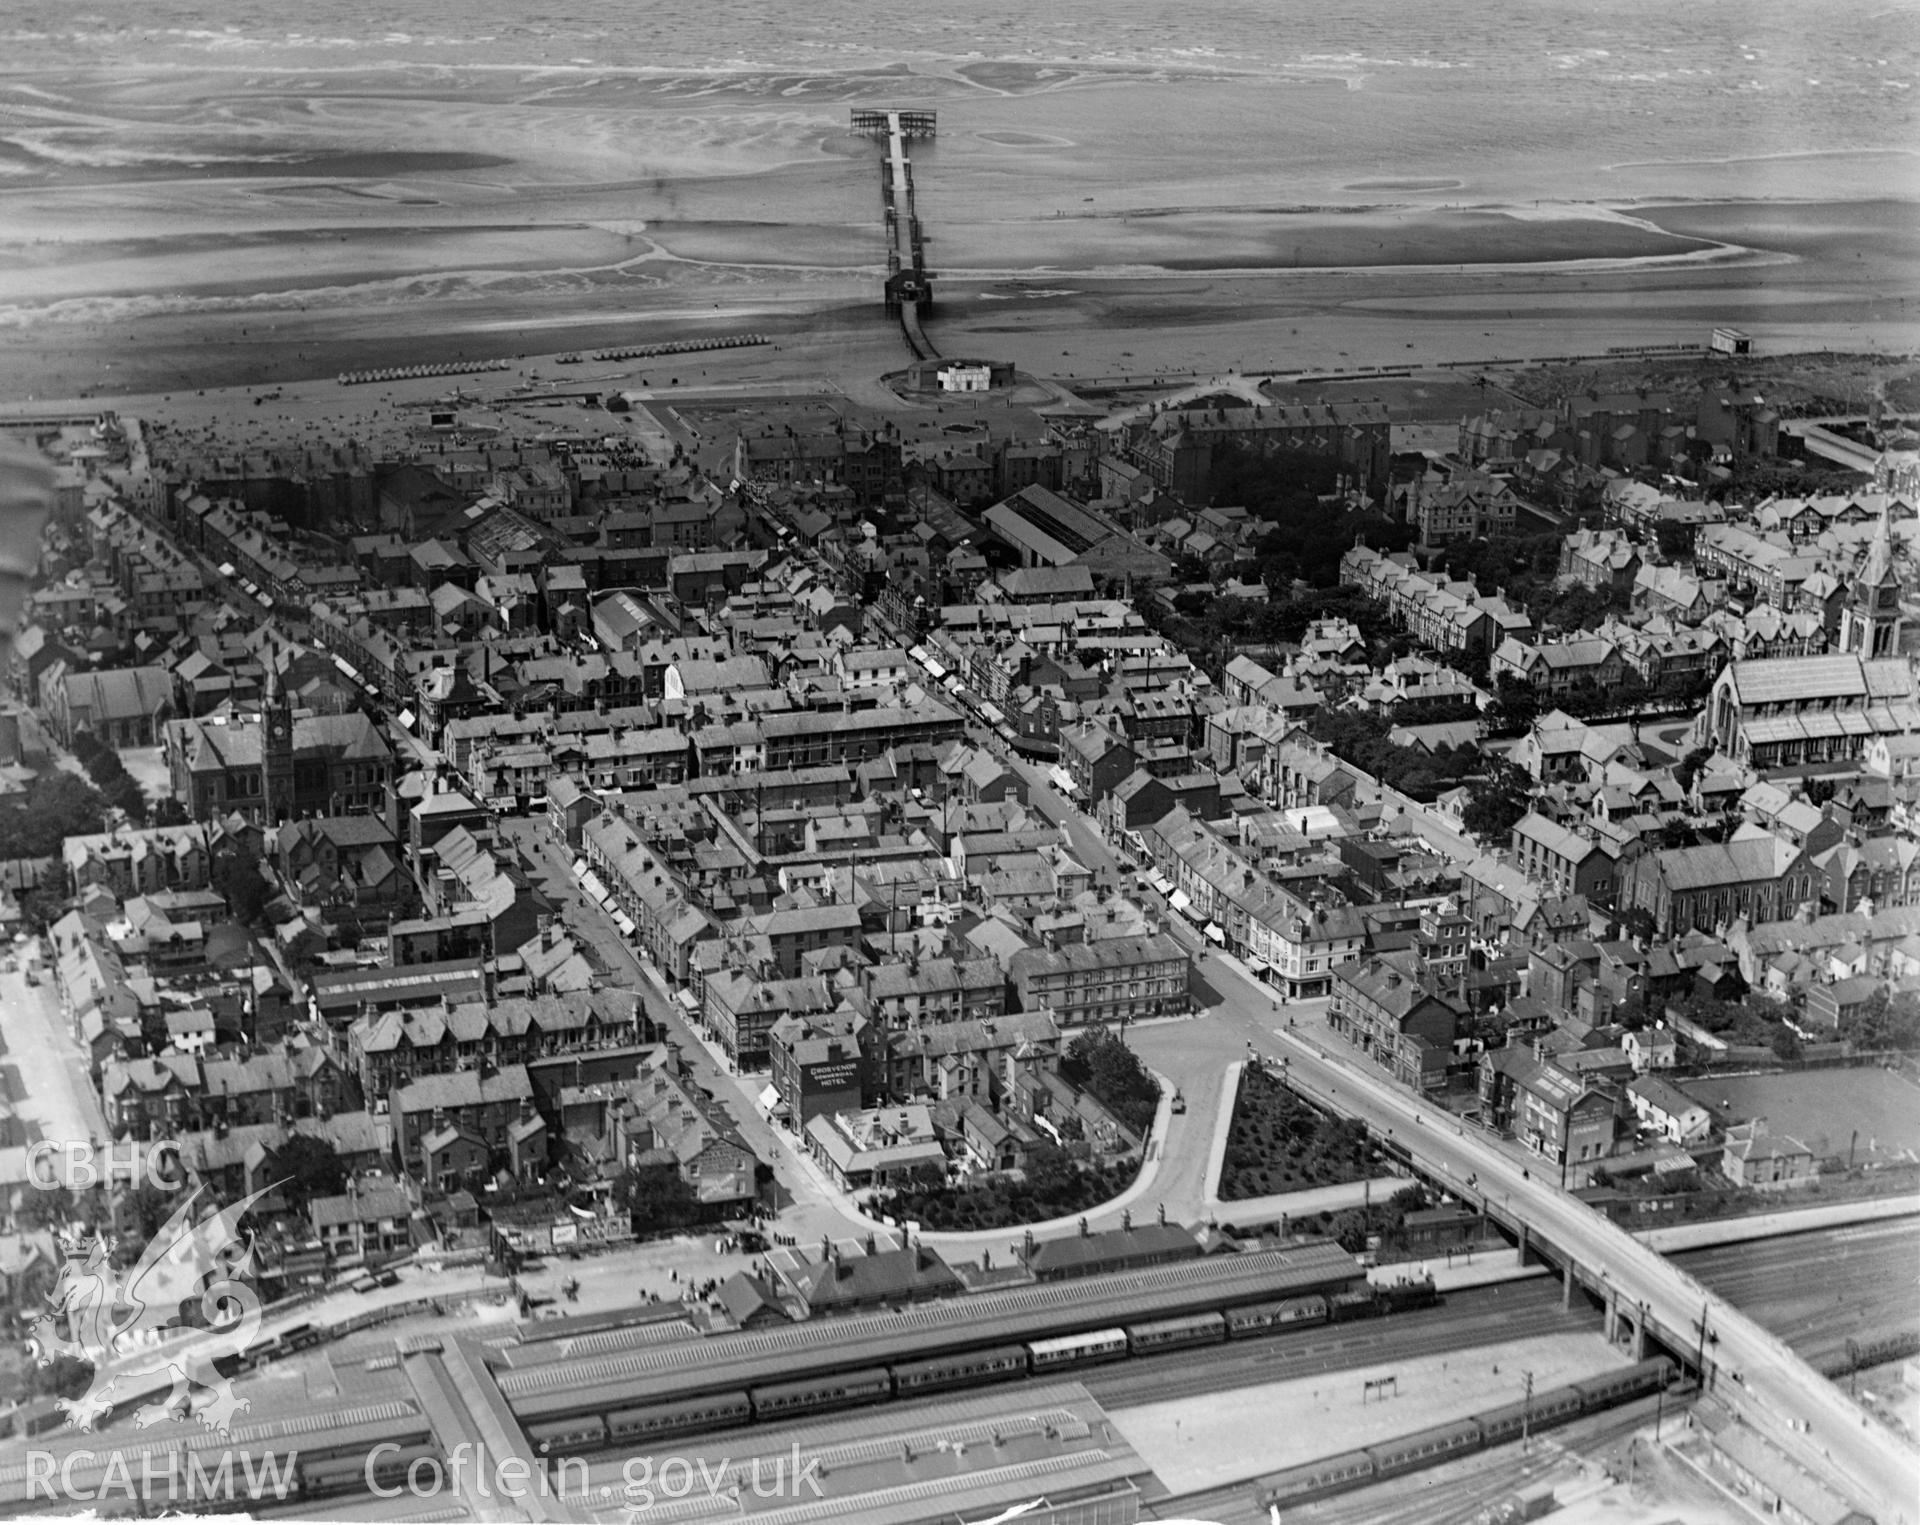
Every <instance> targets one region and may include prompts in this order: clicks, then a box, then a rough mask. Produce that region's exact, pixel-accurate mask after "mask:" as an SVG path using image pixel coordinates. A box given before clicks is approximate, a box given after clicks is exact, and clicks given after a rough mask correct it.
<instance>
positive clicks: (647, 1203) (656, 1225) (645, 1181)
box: [613, 1165, 700, 1234]
mask: <svg viewBox="0 0 1920 1525" xmlns="http://www.w3.org/2000/svg"><path fill="white" fill-rule="evenodd" d="M613 1200H614V1204H615V1205H616V1206H618V1207H620V1208H622V1209H624V1210H625V1212H626V1213H627V1215H628V1216H629V1217H630V1218H631V1219H632V1220H633V1231H634V1232H635V1233H636V1234H657V1233H665V1232H670V1231H671V1230H673V1229H680V1228H686V1227H687V1226H688V1225H689V1224H692V1223H694V1222H696V1221H697V1220H698V1219H699V1217H700V1198H699V1197H698V1196H697V1195H696V1194H695V1193H694V1190H693V1188H692V1187H691V1186H689V1185H688V1184H687V1182H686V1178H685V1177H684V1176H682V1175H681V1174H680V1172H679V1170H678V1169H676V1168H675V1167H674V1166H672V1165H637V1166H635V1167H634V1168H633V1169H631V1170H623V1171H621V1172H620V1174H619V1175H618V1176H616V1177H615V1178H614V1182H613Z"/></svg>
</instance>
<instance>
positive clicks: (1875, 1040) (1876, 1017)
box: [1840, 986, 1920, 1053]
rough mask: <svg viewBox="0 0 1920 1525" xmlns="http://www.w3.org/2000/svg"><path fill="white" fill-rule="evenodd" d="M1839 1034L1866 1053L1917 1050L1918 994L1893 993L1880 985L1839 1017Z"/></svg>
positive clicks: (1919, 1025)
mask: <svg viewBox="0 0 1920 1525" xmlns="http://www.w3.org/2000/svg"><path fill="white" fill-rule="evenodd" d="M1840 1036H1841V1037H1842V1038H1844V1039H1845V1040H1846V1041H1847V1042H1848V1043H1851V1044H1852V1045H1853V1046H1854V1047H1855V1048H1856V1049H1859V1050H1861V1051H1863V1052H1866V1053H1884V1052H1886V1051H1887V1050H1889V1049H1898V1050H1901V1051H1903V1052H1906V1053H1912V1052H1913V1051H1914V1050H1916V1049H1920V995H1916V994H1915V993H1914V992H1913V991H1910V990H1907V991H1902V992H1901V993H1900V994H1899V995H1897V996H1896V995H1893V994H1891V993H1890V992H1889V991H1888V990H1887V989H1886V987H1885V986H1882V987H1881V988H1880V989H1878V990H1876V991H1875V992H1874V993H1873V994H1872V995H1870V996H1868V997H1867V999H1866V1001H1865V1003H1864V1004H1863V1005H1862V1006H1861V1008H1860V1010H1859V1011H1857V1012H1854V1013H1850V1014H1849V1015H1847V1016H1846V1017H1843V1018H1842V1019H1841V1022H1840Z"/></svg>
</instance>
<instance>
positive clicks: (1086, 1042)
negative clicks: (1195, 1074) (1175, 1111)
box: [1060, 1027, 1160, 1137]
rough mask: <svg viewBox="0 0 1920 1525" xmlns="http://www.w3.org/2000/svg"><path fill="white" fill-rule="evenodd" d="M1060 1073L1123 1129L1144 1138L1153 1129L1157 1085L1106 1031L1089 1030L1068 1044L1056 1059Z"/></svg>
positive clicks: (1144, 1068)
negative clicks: (1116, 1119)
mask: <svg viewBox="0 0 1920 1525" xmlns="http://www.w3.org/2000/svg"><path fill="white" fill-rule="evenodd" d="M1060 1073H1061V1075H1062V1076H1063V1077H1065V1079H1066V1080H1067V1081H1068V1082H1069V1083H1070V1084H1073V1085H1077V1086H1079V1087H1080V1088H1081V1089H1082V1090H1085V1091H1087V1092H1089V1093H1090V1094H1091V1095H1092V1096H1093V1097H1094V1098H1095V1099H1096V1100H1098V1101H1099V1103H1100V1104H1101V1105H1102V1106H1103V1107H1105V1108H1106V1109H1107V1110H1108V1111H1109V1112H1111V1113H1112V1114H1113V1115H1114V1116H1115V1117H1117V1118H1118V1119H1119V1120H1120V1123H1121V1125H1122V1126H1123V1127H1125V1128H1128V1129H1130V1130H1131V1131H1132V1132H1134V1133H1136V1134H1139V1135H1141V1136H1142V1137H1144V1136H1145V1135H1146V1133H1147V1131H1148V1129H1150V1128H1151V1127H1152V1126H1153V1114H1154V1111H1155V1109H1156V1108H1158V1106H1159V1105H1160V1082H1159V1081H1157V1080H1155V1079H1154V1078H1153V1076H1152V1075H1151V1074H1149V1073H1148V1071H1147V1067H1146V1066H1145V1065H1144V1064H1142V1063H1141V1062H1140V1056H1139V1055H1138V1054H1136V1053H1134V1051H1133V1050H1132V1049H1130V1048H1128V1047H1127V1045H1126V1044H1125V1043H1123V1042H1122V1041H1121V1040H1120V1039H1119V1038H1117V1037H1115V1036H1114V1035H1113V1034H1112V1033H1110V1032H1108V1031H1107V1029H1106V1028H1104V1027H1090V1028H1088V1029H1087V1030H1086V1031H1085V1032H1083V1033H1081V1034H1080V1035H1079V1036H1078V1037H1076V1038H1075V1039H1074V1040H1073V1041H1072V1042H1071V1043H1069V1044H1068V1045H1067V1051H1066V1053H1065V1054H1063V1055H1062V1056H1061V1058H1060Z"/></svg>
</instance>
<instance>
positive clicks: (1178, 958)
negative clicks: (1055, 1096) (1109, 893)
mask: <svg viewBox="0 0 1920 1525" xmlns="http://www.w3.org/2000/svg"><path fill="white" fill-rule="evenodd" d="M1191 968H1192V964H1191V961H1190V960H1189V958H1188V956H1187V951H1186V949H1184V948H1182V947H1181V946H1180V944H1179V943H1177V942H1175V941H1174V940H1173V939H1172V938H1171V937H1169V936H1167V934H1166V933H1164V932H1154V933H1149V934H1147V935H1145V936H1142V937H1108V938H1101V939H1100V940H1098V941H1096V942H1091V943H1068V944H1066V945H1064V946H1062V947H1059V948H1024V949H1022V950H1021V951H1020V952H1018V953H1016V954H1014V955H1013V957H1012V958H1010V959H1008V960H1007V974H1008V977H1009V978H1010V979H1011V981H1012V982H1013V988H1014V990H1015V991H1016V992H1017V993H1018V995H1019V999H1020V1009H1021V1010H1022V1011H1045V1012H1049V1013H1051V1015H1052V1017H1053V1019H1054V1021H1055V1022H1057V1023H1058V1024H1059V1025H1060V1026H1061V1027H1063V1028H1066V1027H1079V1026H1082V1025H1084V1024H1087V1023H1091V1022H1117V1023H1124V1022H1128V1021H1135V1022H1138V1021H1142V1020H1144V1019H1145V1018H1147V1017H1171V1016H1178V1015H1180V1014H1182V1013H1184V1012H1185V1011H1186V1010H1187V1009H1188V1007H1189V1006H1190V1004H1191V1002H1192V996H1191V995H1190V994H1189V992H1188V979H1189V974H1190V971H1191Z"/></svg>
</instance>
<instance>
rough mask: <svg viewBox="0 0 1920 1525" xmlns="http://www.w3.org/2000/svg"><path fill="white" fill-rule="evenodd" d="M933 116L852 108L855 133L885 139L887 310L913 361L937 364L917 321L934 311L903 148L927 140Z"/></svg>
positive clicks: (933, 124)
mask: <svg viewBox="0 0 1920 1525" xmlns="http://www.w3.org/2000/svg"><path fill="white" fill-rule="evenodd" d="M936 125H937V124H936V120H935V114H934V113H933V112H931V111H926V110H917V109H916V110H902V109H878V108H872V107H856V108H855V109H854V111H853V113H852V126H853V130H854V131H855V132H857V133H862V134H864V135H865V136H867V137H870V138H880V137H884V138H885V139H886V143H887V155H886V157H885V158H884V159H882V160H881V161H880V195H881V205H882V208H883V211H884V213H885V217H886V227H887V281H886V292H885V295H886V309H887V316H888V317H897V318H899V320H900V331H901V333H903V334H904V335H905V336H906V340H907V348H908V349H910V350H912V351H913V357H914V359H916V360H937V359H939V352H938V351H936V350H935V349H934V347H933V345H932V344H931V343H930V342H929V341H928V339H927V335H926V330H925V329H923V328H922V327H921V323H920V320H921V318H922V317H923V316H924V315H925V314H926V313H927V312H928V311H929V310H930V309H931V308H932V306H933V277H932V275H931V274H930V273H929V272H928V270H927V264H926V253H925V250H924V248H923V247H922V245H923V240H922V237H921V232H920V217H919V214H918V213H917V212H915V210H914V206H913V160H912V159H911V158H910V157H909V155H908V153H907V144H908V142H909V141H910V140H912V139H914V138H931V137H933V136H934V133H935V130H936Z"/></svg>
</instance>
